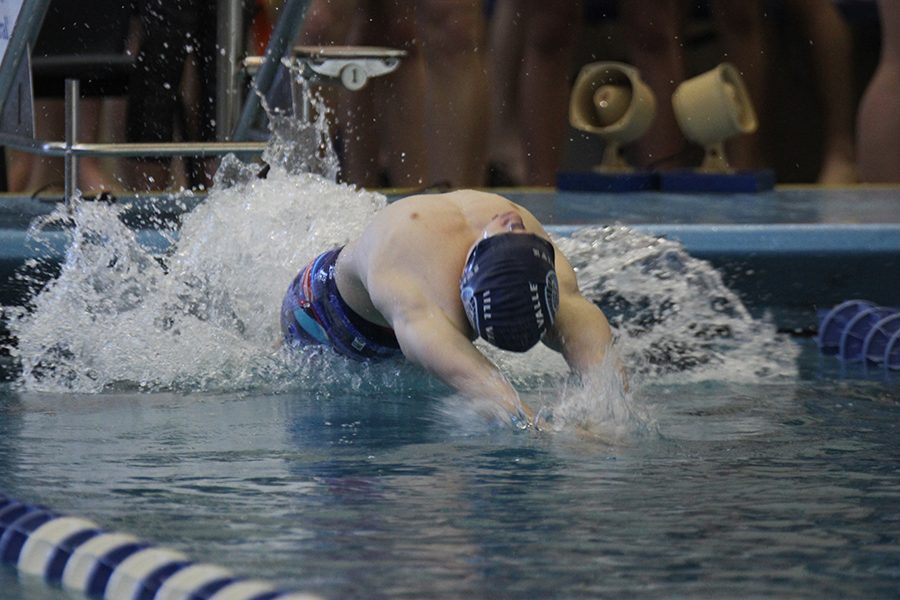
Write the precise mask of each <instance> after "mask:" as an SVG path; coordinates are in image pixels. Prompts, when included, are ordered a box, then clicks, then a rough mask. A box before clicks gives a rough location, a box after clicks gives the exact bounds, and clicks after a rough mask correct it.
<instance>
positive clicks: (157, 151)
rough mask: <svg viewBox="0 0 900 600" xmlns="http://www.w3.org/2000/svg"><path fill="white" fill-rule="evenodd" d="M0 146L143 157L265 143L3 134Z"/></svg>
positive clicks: (211, 152)
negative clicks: (70, 138) (60, 138)
mask: <svg viewBox="0 0 900 600" xmlns="http://www.w3.org/2000/svg"><path fill="white" fill-rule="evenodd" d="M0 146H6V147H8V148H13V149H14V150H21V151H22V152H28V153H30V154H36V155H39V156H52V157H57V156H65V155H66V154H67V153H68V152H69V151H71V153H72V154H74V155H76V156H78V157H82V156H105V157H118V158H127V157H141V156H153V157H163V156H167V157H168V156H199V157H204V156H223V155H225V154H231V153H234V154H259V153H261V152H262V151H263V150H264V149H265V147H266V144H265V143H264V142H193V143H192V142H160V143H76V144H72V145H71V146H68V145H66V143H65V142H57V141H39V140H32V139H30V138H25V137H22V136H16V135H12V134H8V133H0Z"/></svg>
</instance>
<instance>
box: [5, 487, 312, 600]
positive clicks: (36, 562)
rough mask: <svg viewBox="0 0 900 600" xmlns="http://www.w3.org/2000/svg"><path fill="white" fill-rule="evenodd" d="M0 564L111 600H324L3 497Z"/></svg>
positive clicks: (84, 520)
mask: <svg viewBox="0 0 900 600" xmlns="http://www.w3.org/2000/svg"><path fill="white" fill-rule="evenodd" d="M0 562H2V563H4V564H7V565H11V566H14V567H16V568H17V569H18V570H19V571H20V572H22V573H26V574H28V575H33V576H35V577H39V578H42V579H43V580H44V581H45V582H46V583H47V584H49V585H61V586H62V587H64V588H66V589H68V590H71V591H75V592H80V593H81V594H84V595H85V596H87V597H88V598H103V599H104V600H319V597H318V596H314V595H310V594H302V593H296V592H286V591H282V590H278V589H277V588H276V587H275V586H274V585H272V584H270V583H268V582H265V581H260V580H254V579H244V578H240V577H236V576H235V575H233V574H232V573H231V572H230V571H229V570H227V569H225V568H223V567H220V566H217V565H210V564H204V563H195V562H192V561H190V560H189V559H188V557H187V556H185V555H184V554H182V553H181V552H178V551H176V550H169V549H166V548H160V547H157V546H154V545H152V544H149V543H147V542H143V541H141V540H139V539H138V538H136V537H134V536H132V535H129V534H125V533H115V532H108V531H104V530H103V529H101V528H100V526H99V525H97V524H96V523H94V522H93V521H89V520H87V519H83V518H80V517H70V516H64V515H59V514H56V513H54V512H51V511H50V510H48V509H47V508H45V507H42V506H37V505H33V504H25V503H22V502H19V501H18V500H14V499H12V498H8V497H7V496H5V495H3V494H0Z"/></svg>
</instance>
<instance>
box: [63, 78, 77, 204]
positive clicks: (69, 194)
mask: <svg viewBox="0 0 900 600" xmlns="http://www.w3.org/2000/svg"><path fill="white" fill-rule="evenodd" d="M80 95H81V86H80V85H79V82H78V80H77V79H66V140H65V141H66V154H65V156H64V157H63V164H64V165H65V171H64V174H65V184H64V185H65V195H66V197H65V201H66V203H67V204H68V203H70V202H71V201H72V198H73V197H74V195H75V190H76V189H77V188H78V157H77V156H76V155H75V153H74V152H72V148H73V146H75V144H76V143H77V142H78V101H79V96H80Z"/></svg>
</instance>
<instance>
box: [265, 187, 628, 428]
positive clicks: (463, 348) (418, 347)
mask: <svg viewBox="0 0 900 600" xmlns="http://www.w3.org/2000/svg"><path fill="white" fill-rule="evenodd" d="M281 329H282V333H283V335H284V342H285V344H287V345H288V346H293V347H297V346H305V345H309V344H326V345H330V346H331V347H333V348H334V350H336V351H337V352H338V353H340V354H343V355H346V356H350V357H353V358H357V359H361V360H366V359H378V358H387V357H391V356H397V355H401V354H402V355H403V356H404V357H406V359H408V360H410V361H411V362H413V363H415V364H418V365H420V366H422V367H424V368H425V369H426V370H427V371H429V372H430V373H432V374H434V375H436V376H437V377H439V378H440V379H442V380H443V381H444V382H446V383H447V384H448V385H450V386H451V387H453V388H454V389H455V390H457V391H458V392H460V393H461V394H462V395H463V396H465V397H467V398H470V399H472V400H476V401H477V400H483V401H487V402H476V403H475V406H476V408H477V409H478V410H481V411H482V412H485V411H486V412H488V413H490V416H499V417H500V418H501V419H502V420H505V421H506V422H508V423H511V424H513V425H515V426H517V427H520V428H524V427H528V426H531V425H534V424H535V417H534V413H533V411H532V410H531V409H530V408H529V407H528V406H526V405H525V404H523V403H522V402H521V401H520V400H519V397H518V394H517V393H516V391H515V389H514V388H513V387H512V385H510V383H509V382H508V381H507V379H506V378H505V377H504V376H503V374H502V373H501V372H500V370H499V369H498V368H497V366H496V365H494V364H493V363H492V362H491V361H490V360H489V359H488V358H487V357H485V356H484V354H482V353H481V352H480V351H479V350H478V349H477V348H476V346H475V345H474V344H473V341H474V340H475V339H477V338H478V337H479V336H480V337H482V338H483V339H485V340H486V341H487V342H489V343H491V344H493V345H494V346H497V347H498V348H502V349H504V350H510V351H513V352H525V351H526V350H528V349H530V348H532V347H533V346H534V345H535V344H537V343H538V341H541V342H543V343H544V344H545V345H547V346H548V347H550V348H552V349H553V350H556V351H557V352H560V353H561V354H562V356H563V357H564V358H565V360H566V362H567V363H568V365H569V366H570V368H572V369H573V370H574V371H576V372H578V373H585V372H587V371H589V370H590V369H591V368H593V367H596V366H598V365H599V364H600V363H601V361H602V360H603V357H604V356H605V354H606V352H607V351H608V350H609V347H610V345H611V343H612V336H611V333H610V329H609V324H608V322H607V320H606V317H605V316H604V315H603V312H602V311H601V310H600V309H599V308H597V306H595V305H594V304H593V303H592V302H590V301H589V300H587V299H586V298H585V297H584V296H582V295H581V293H580V292H579V290H578V283H577V281H576V278H575V272H574V271H573V269H572V266H571V265H570V264H569V261H568V260H567V259H566V257H565V256H563V254H562V252H560V251H559V249H558V248H557V247H556V246H555V244H553V243H552V242H551V241H550V238H549V236H548V235H547V232H546V231H545V230H544V228H543V227H542V226H541V224H540V223H539V222H538V220H537V219H536V218H535V217H534V216H533V215H532V214H531V213H530V212H528V211H527V210H526V209H524V208H523V207H521V206H519V205H517V204H515V203H513V202H512V201H510V200H508V199H506V198H503V197H502V196H498V195H496V194H488V193H484V192H477V191H472V190H460V191H455V192H451V193H447V194H425V195H418V196H410V197H408V198H403V199H401V200H398V201H396V202H394V203H392V204H389V205H388V206H387V207H385V208H384V209H383V210H382V211H381V212H379V213H378V214H377V215H376V216H375V218H374V219H373V220H372V222H371V223H370V224H369V225H368V226H367V227H366V229H365V230H364V231H363V233H362V235H361V236H360V237H359V239H357V240H355V241H353V242H351V243H349V244H347V245H346V246H344V247H343V248H337V249H333V250H329V251H328V252H325V253H324V254H321V255H319V256H318V257H317V258H316V259H314V260H313V261H312V262H311V263H310V264H309V265H307V266H306V267H305V268H304V269H303V270H301V271H300V274H299V275H298V276H297V277H296V278H295V279H294V281H293V282H292V283H291V285H290V286H289V288H288V291H287V294H286V295H285V298H284V302H283V304H282V308H281Z"/></svg>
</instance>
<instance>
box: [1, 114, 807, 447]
mask: <svg viewBox="0 0 900 600" xmlns="http://www.w3.org/2000/svg"><path fill="white" fill-rule="evenodd" d="M275 124H276V127H275V134H274V135H273V137H272V139H273V142H272V145H271V147H270V149H269V151H267V153H266V160H267V162H268V164H269V165H270V169H269V172H268V174H267V176H266V178H265V179H261V178H260V177H259V175H260V166H259V165H255V164H244V163H242V162H241V161H239V160H238V159H236V158H234V157H226V158H225V159H224V160H223V161H222V165H221V167H220V169H219V172H218V173H217V176H216V182H215V185H214V187H213V189H212V190H211V192H210V193H209V195H208V197H207V199H206V200H205V201H204V202H202V203H199V204H197V205H196V206H195V207H194V208H193V209H192V210H190V211H189V212H187V213H185V214H184V215H183V216H182V217H181V222H180V224H179V226H177V227H176V226H174V225H173V224H172V223H170V222H169V221H167V220H166V218H164V216H163V215H162V213H161V211H160V214H153V211H150V212H151V214H149V215H147V216H145V218H144V222H143V223H142V226H143V228H144V229H152V230H153V232H154V233H155V234H156V236H157V238H158V239H157V243H155V244H148V243H147V240H146V239H145V238H144V237H142V235H139V234H138V233H136V230H135V229H132V228H131V227H129V226H127V225H126V223H125V221H126V220H127V218H126V213H127V212H128V207H126V206H119V205H115V204H105V203H94V202H81V201H77V200H76V202H75V203H74V205H73V210H72V211H71V213H70V212H69V211H67V210H66V209H65V208H60V209H59V210H57V211H56V212H54V213H53V214H52V215H50V216H49V217H46V218H43V219H40V220H38V221H37V222H36V223H35V224H34V225H33V227H32V230H31V234H32V237H33V238H34V239H35V240H36V242H37V243H40V241H41V240H42V238H48V240H49V238H51V237H52V235H51V234H52V233H53V232H55V231H57V230H59V229H62V230H63V231H65V232H66V235H67V237H68V244H67V247H66V254H65V260H64V262H63V264H62V267H61V272H60V273H59V275H58V277H55V278H53V279H52V280H50V281H49V282H47V281H46V277H44V276H34V275H30V274H29V273H30V272H33V271H39V270H40V269H39V267H40V265H39V264H34V263H32V264H29V266H28V267H27V268H26V269H25V270H23V272H22V274H20V277H21V278H22V279H23V280H25V281H26V282H28V281H30V283H31V284H32V285H33V286H34V288H35V293H34V295H33V297H32V298H31V299H30V300H29V302H28V303H27V305H26V306H22V307H8V308H6V309H5V311H4V312H5V315H6V318H7V320H8V323H9V328H10V331H11V332H12V334H13V336H14V337H15V338H16V339H17V344H16V345H15V346H14V347H11V348H9V349H8V350H9V352H10V353H11V354H12V355H13V356H14V357H16V358H17V359H18V361H19V362H20V364H21V376H20V378H19V382H18V384H19V385H20V386H21V387H23V388H25V389H30V390H37V391H64V392H69V391H78V392H101V391H105V390H113V389H123V388H124V389H142V390H184V391H197V390H229V391H234V390H243V389H246V390H253V391H273V390H274V391H280V390H290V389H304V390H307V393H311V394H315V395H316V397H322V398H328V397H329V396H332V395H340V394H343V393H347V392H348V391H349V392H350V393H361V394H372V395H375V394H385V393H387V394H395V395H397V394H401V395H409V394H411V395H416V396H421V395H436V394H437V395H440V394H445V393H446V392H447V389H446V388H445V387H443V386H442V385H441V384H439V383H436V382H435V381H434V380H433V379H432V378H430V377H428V376H426V375H425V374H424V373H423V372H422V371H421V370H420V369H417V368H415V367H412V366H410V365H408V364H406V363H404V362H403V361H391V362H388V363H384V364H379V365H361V364H359V363H355V362H352V361H348V360H347V359H344V358H341V357H338V356H336V355H334V354H333V353H331V352H330V351H328V350H326V349H321V348H319V349H312V350H310V351H308V352H304V353H301V354H288V353H287V352H286V351H284V350H282V349H281V348H280V346H279V343H278V342H279V340H280V331H279V326H278V310H279V307H280V302H281V297H282V294H283V293H284V290H285V289H286V287H287V285H288V283H289V282H290V281H291V279H292V278H293V277H294V276H295V275H296V272H297V271H298V270H299V269H300V268H301V267H302V266H303V265H305V264H306V263H307V262H308V261H309V260H311V259H312V258H313V257H314V256H315V255H316V254H318V253H319V252H320V251H322V250H323V249H326V248H331V247H335V246H339V245H342V244H345V243H347V242H348V241H350V240H351V239H353V238H355V237H356V236H357V235H358V234H359V233H360V232H361V231H362V229H363V227H364V226H365V224H366V223H367V222H368V221H369V220H370V219H371V217H372V216H373V215H374V214H375V213H376V212H377V211H378V210H379V209H381V208H382V207H383V206H385V204H386V198H385V197H383V196H381V195H379V194H376V193H372V192H367V191H362V190H358V189H356V188H353V187H350V186H347V185H342V184H338V183H335V178H336V174H337V159H336V158H335V157H334V153H333V149H332V148H331V146H330V143H328V142H327V136H325V137H323V134H322V133H321V132H323V131H326V130H327V129H326V128H325V124H324V123H322V122H318V121H317V122H316V123H306V124H298V123H296V122H293V121H291V120H290V119H287V118H286V117H278V118H276V119H275ZM323 140H324V141H323ZM303 148H305V149H306V150H305V151H302V149H303ZM302 156H306V158H305V159H302V158H301V157H302ZM304 161H305V162H304ZM311 171H313V172H315V174H314V173H313V172H311ZM189 199H190V198H189V197H186V198H184V200H185V201H186V200H189ZM144 233H146V232H144ZM160 240H161V242H162V243H159V242H160ZM556 241H557V242H558V244H559V245H560V247H561V248H562V249H563V251H564V252H565V254H566V255H567V256H568V257H569V259H570V261H571V262H572V264H573V266H574V267H575V268H576V270H577V272H578V278H579V282H580V285H581V287H582V289H583V290H584V292H585V294H586V295H587V296H588V297H589V298H591V299H592V300H594V301H595V302H597V303H598V304H599V305H601V306H602V307H603V308H604V310H605V311H606V312H607V314H608V316H609V318H610V321H611V323H612V324H613V326H614V328H615V329H616V334H617V338H618V341H617V347H618V349H619V351H620V353H621V355H622V361H623V363H624V364H625V365H626V368H627V371H628V377H629V379H630V380H631V386H632V390H637V392H627V391H626V386H625V384H624V382H623V381H622V380H621V378H619V372H618V370H617V369H615V368H613V367H610V366H609V365H608V364H607V365H604V366H603V367H602V368H600V369H598V371H597V372H596V373H594V374H589V375H588V376H587V377H585V378H583V380H581V381H579V382H577V383H575V382H573V381H572V379H571V377H570V375H569V372H568V368H567V367H566V365H565V363H564V362H563V360H562V359H561V358H560V357H559V355H557V354H556V353H553V352H551V351H549V350H547V349H545V348H543V347H541V346H539V347H538V348H535V349H534V350H532V351H530V352H529V353H526V354H524V355H518V354H511V353H506V352H502V351H500V350H497V349H496V348H493V347H491V346H488V345H487V344H483V343H479V344H478V347H479V349H480V350H482V351H483V352H484V353H485V354H486V355H487V356H488V357H489V358H490V359H491V360H493V361H495V362H496V363H497V364H498V365H499V366H500V368H501V369H502V370H503V372H504V373H506V374H507V375H508V377H509V379H510V381H511V382H512V383H513V385H514V386H515V387H516V388H517V389H520V390H522V392H523V394H524V396H523V397H524V399H525V400H526V402H528V403H529V404H530V405H531V406H532V408H534V409H535V410H537V409H539V408H540V407H541V406H543V405H547V406H548V411H549V412H548V413H545V416H546V415H550V414H552V420H547V421H546V423H545V428H549V429H553V430H562V429H566V430H572V429H579V430H585V431H589V432H591V433H592V434H594V435H598V436H599V437H601V438H603V439H606V440H621V439H623V438H624V437H628V436H629V435H634V434H638V433H645V432H652V431H654V427H655V426H654V419H653V415H652V414H651V413H650V412H649V411H648V409H647V408H646V407H644V406H643V405H642V403H641V401H640V399H638V400H635V396H636V395H637V396H639V395H640V394H639V390H640V386H641V383H642V382H643V381H647V380H653V381H659V380H661V379H662V380H665V379H666V378H670V379H671V380H673V381H679V382H684V381H691V380H696V379H721V378H722V377H723V375H722V374H723V373H725V374H726V375H724V377H727V378H728V379H729V380H732V379H737V380H740V379H744V380H753V381H756V380H758V379H759V378H760V377H778V376H780V375H782V374H793V368H792V365H793V364H794V353H795V352H796V351H795V350H794V349H793V348H794V347H793V346H792V345H791V344H789V343H786V342H784V341H783V340H780V339H779V338H778V336H777V335H776V333H775V329H774V327H773V326H772V325H771V323H769V322H767V321H766V320H758V319H754V318H753V317H752V316H751V315H750V314H749V313H748V312H747V310H746V309H745V307H744V306H743V305H742V304H741V302H740V299H739V298H738V297H737V296H736V295H735V294H734V293H732V292H731V291H730V290H728V288H727V287H726V286H725V285H724V284H723V282H722V280H721V277H720V276H719V274H718V273H717V272H716V271H715V270H714V269H713V268H712V267H711V266H710V265H708V264H707V263H705V262H703V261H700V260H697V259H694V258H692V257H690V256H689V255H688V254H687V253H686V252H685V251H684V249H683V248H682V247H681V246H680V245H678V244H677V243H675V242H671V241H667V240H661V239H656V238H652V237H649V236H646V235H642V234H639V233H636V232H634V231H632V230H629V229H627V228H624V227H586V228H583V229H581V230H579V231H577V232H575V233H574V234H573V235H571V236H566V237H561V238H558V239H557V240H556ZM47 243H48V244H49V243H50V241H48V242H47Z"/></svg>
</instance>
